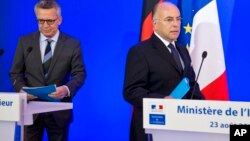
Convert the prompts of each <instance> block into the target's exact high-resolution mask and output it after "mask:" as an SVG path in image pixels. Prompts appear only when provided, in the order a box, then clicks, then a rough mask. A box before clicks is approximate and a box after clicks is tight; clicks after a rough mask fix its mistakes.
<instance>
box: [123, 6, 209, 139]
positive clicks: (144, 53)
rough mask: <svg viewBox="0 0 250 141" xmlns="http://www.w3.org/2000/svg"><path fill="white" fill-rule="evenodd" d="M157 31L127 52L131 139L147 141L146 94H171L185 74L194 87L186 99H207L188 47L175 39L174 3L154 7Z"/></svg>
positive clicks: (177, 25) (126, 94)
mask: <svg viewBox="0 0 250 141" xmlns="http://www.w3.org/2000/svg"><path fill="white" fill-rule="evenodd" d="M152 23H153V30H154V34H153V35H152V36H151V38H150V39H148V40H146V41H143V42H141V43H139V44H137V45H135V46H133V47H132V48H131V49H130V51H129V53H128V56H127V62H126V71H125V82H124V91H123V95H124V98H125V99H126V100H127V101H128V102H129V103H130V104H131V105H133V115H132V121H131V127H130V141H148V140H149V139H150V138H151V137H150V136H149V135H146V134H145V131H144V129H143V114H142V105H143V103H142V102H143V98H171V97H170V96H169V95H170V93H171V92H172V91H173V89H174V88H175V87H176V86H177V84H178V83H179V82H180V81H181V80H182V79H183V78H184V77H187V78H188V79H189V82H190V83H189V85H190V87H191V89H190V90H189V92H188V93H187V94H186V95H185V96H184V98H185V99H190V98H191V97H193V99H204V97H203V95H202V94H201V92H200V89H199V85H198V84H197V85H196V87H195V90H194V94H193V96H191V95H192V94H191V93H192V91H193V87H194V84H195V73H194V70H193V68H192V66H191V59H190V56H189V53H188V51H187V49H186V48H184V47H183V46H181V45H180V44H178V43H177V42H176V40H177V38H178V36H179V34H180V25H181V17H180V11H179V9H178V8H177V7H176V6H175V5H174V4H172V3H169V2H161V3H159V4H158V5H156V7H155V9H154V11H153V21H152Z"/></svg>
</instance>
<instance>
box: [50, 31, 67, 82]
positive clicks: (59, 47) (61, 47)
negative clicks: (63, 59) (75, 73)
mask: <svg viewBox="0 0 250 141" xmlns="http://www.w3.org/2000/svg"><path fill="white" fill-rule="evenodd" d="M65 39H66V37H65V36H64V34H63V33H62V32H60V35H59V38H58V41H57V43H56V47H55V50H54V54H53V57H52V61H51V64H50V67H49V71H48V75H50V74H51V72H52V70H53V68H54V66H55V64H56V62H57V61H58V58H59V57H60V55H61V54H62V51H63V50H64V47H65V46H64V41H65ZM48 77H49V76H48Z"/></svg>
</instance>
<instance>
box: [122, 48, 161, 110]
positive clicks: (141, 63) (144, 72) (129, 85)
mask: <svg viewBox="0 0 250 141" xmlns="http://www.w3.org/2000/svg"><path fill="white" fill-rule="evenodd" d="M140 49H141V48H131V50H130V51H129V53H128V56H127V62H126V69H125V80H124V90H123V95H124V98H125V100H127V101H128V102H129V103H130V104H132V105H134V106H136V107H142V102H143V98H163V97H164V95H161V94H157V93H151V92H150V90H149V88H148V85H149V82H148V79H149V78H148V77H149V66H148V63H147V59H146V57H145V56H144V55H143V52H142V50H140Z"/></svg>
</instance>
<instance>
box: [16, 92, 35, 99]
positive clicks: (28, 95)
mask: <svg viewBox="0 0 250 141" xmlns="http://www.w3.org/2000/svg"><path fill="white" fill-rule="evenodd" d="M20 93H26V92H25V91H23V90H20ZM26 95H27V100H34V99H36V98H38V97H37V96H34V95H32V94H28V93H26Z"/></svg>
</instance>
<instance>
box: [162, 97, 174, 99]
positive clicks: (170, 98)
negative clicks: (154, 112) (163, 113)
mask: <svg viewBox="0 0 250 141" xmlns="http://www.w3.org/2000/svg"><path fill="white" fill-rule="evenodd" d="M164 98H165V99H174V98H173V97H172V96H165V97H164Z"/></svg>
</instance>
